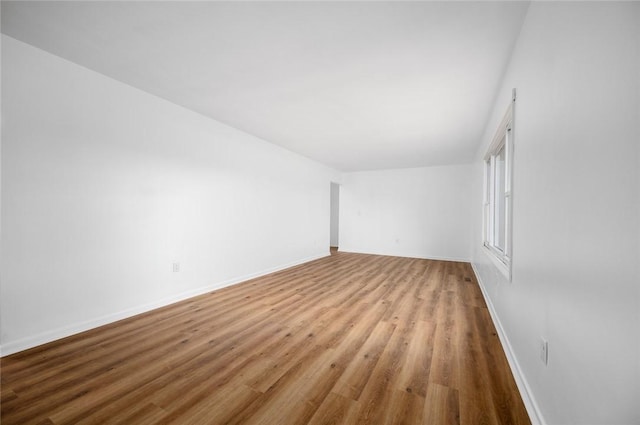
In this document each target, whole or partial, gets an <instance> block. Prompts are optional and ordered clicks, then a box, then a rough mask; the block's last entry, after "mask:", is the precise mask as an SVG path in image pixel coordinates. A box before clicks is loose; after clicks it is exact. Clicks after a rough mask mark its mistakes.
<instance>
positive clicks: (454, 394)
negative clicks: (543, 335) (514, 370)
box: [0, 252, 530, 425]
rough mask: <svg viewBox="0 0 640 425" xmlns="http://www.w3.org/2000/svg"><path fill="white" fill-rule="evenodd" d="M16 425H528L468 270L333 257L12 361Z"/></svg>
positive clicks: (11, 414) (7, 420)
mask: <svg viewBox="0 0 640 425" xmlns="http://www.w3.org/2000/svg"><path fill="white" fill-rule="evenodd" d="M0 371H1V373H2V376H1V384H2V385H1V387H2V388H1V404H0V420H1V421H2V423H3V424H9V425H12V424H54V423H55V424H57V425H60V424H96V423H101V424H102V423H104V424H116V423H122V424H156V423H157V424H176V425H177V424H262V425H264V424H278V425H280V424H285V423H286V424H294V425H297V424H300V425H302V424H308V423H311V424H420V423H423V424H436V425H437V424H447V425H448V424H457V425H465V424H474V425H475V424H482V423H486V424H529V423H530V422H529V419H528V417H527V413H526V410H525V408H524V405H523V403H522V400H521V399H520V396H519V394H518V391H517V387H516V385H515V382H514V380H513V376H512V375H511V371H510V370H509V367H508V363H507V360H506V357H505V355H504V352H503V351H502V347H501V345H500V341H499V339H498V337H497V333H496V331H495V328H494V326H493V323H492V322H491V318H490V316H489V314H488V310H487V308H486V305H485V303H484V300H483V298H482V293H481V291H480V289H479V287H478V284H477V280H476V278H475V276H474V275H473V270H472V269H471V267H470V265H469V264H466V263H459V262H445V261H431V260H420V259H415V258H398V257H386V256H376V255H362V254H350V253H342V252H332V255H331V256H330V257H326V258H323V259H320V260H316V261H312V262H309V263H306V264H303V265H299V266H296V267H292V268H290V269H287V270H283V271H280V272H277V273H273V274H270V275H268V276H264V277H260V278H256V279H252V280H249V281H247V282H244V283H241V284H238V285H234V286H230V287H227V288H222V289H220V290H218V291H213V292H211V293H207V294H204V295H201V296H198V297H194V298H192V299H189V300H186V301H183V302H180V303H176V304H173V305H169V306H166V307H163V308H160V309H157V310H154V311H151V312H148V313H145V314H142V315H139V316H136V317H133V318H130V319H126V320H122V321H119V322H116V323H112V324H109V325H107V326H103V327H101V328H97V329H93V330H91V331H88V332H85V333H82V334H78V335H74V336H71V337H69V338H65V339H62V340H59V341H55V342H53V343H51V344H46V345H43V346H40V347H35V348H33V349H31V350H26V351H24V352H21V353H16V354H14V355H11V356H7V357H4V358H2V359H0Z"/></svg>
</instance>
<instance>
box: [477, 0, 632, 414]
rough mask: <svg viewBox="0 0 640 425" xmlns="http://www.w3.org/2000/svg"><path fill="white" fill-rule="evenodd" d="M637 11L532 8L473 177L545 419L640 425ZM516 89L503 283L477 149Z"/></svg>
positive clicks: (488, 276)
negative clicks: (508, 269)
mask: <svg viewBox="0 0 640 425" xmlns="http://www.w3.org/2000/svg"><path fill="white" fill-rule="evenodd" d="M639 7H640V3H637V2H635V3H609V2H606V3H580V2H566V3H565V2H549V3H547V2H532V3H531V6H530V8H529V11H528V15H527V17H526V20H525V22H524V25H523V28H522V32H521V34H520V38H519V40H518V42H517V44H516V47H515V50H514V53H513V56H512V59H511V63H510V65H509V68H508V70H507V73H506V77H505V79H504V82H503V85H502V88H501V90H500V92H499V96H498V98H497V99H498V100H497V102H496V104H495V108H494V110H493V114H492V116H491V118H490V120H489V122H488V126H487V130H486V132H485V134H484V138H483V141H484V142H485V143H484V145H483V147H482V149H480V151H479V155H478V161H477V163H476V167H475V171H474V182H475V188H474V202H473V208H474V211H475V212H476V217H475V219H474V231H473V235H474V238H475V242H474V246H475V250H474V253H473V264H474V266H475V268H476V270H477V272H478V274H479V277H480V279H481V281H482V284H483V286H484V290H485V291H486V293H487V294H488V297H489V300H490V303H491V304H492V307H493V308H494V313H495V314H496V316H497V318H498V320H499V323H500V326H501V327H502V330H503V331H504V334H505V335H506V338H507V339H508V343H509V346H510V351H511V352H510V354H511V355H512V356H513V359H515V361H516V362H517V364H518V366H519V369H520V371H521V374H522V377H523V378H524V380H525V381H526V385H527V386H528V391H529V394H530V395H531V397H532V399H533V402H534V403H537V406H538V408H539V412H541V416H542V420H543V421H546V423H548V424H631V423H640V407H639V404H638V400H640V391H639V388H638V382H639V381H640V370H639V363H638V359H639V358H640V321H639V316H638V312H639V311H640V292H639V286H640V283H639V282H640V274H639V269H638V259H639V258H640V257H639V255H640V252H639V241H638V232H639V230H640V194H639V192H640V191H639V189H640V180H639V176H638V173H639V169H640V156H639V149H640V132H639V129H638V117H639V115H638V111H639V109H638V108H639V107H640V103H639V91H638V89H639V88H638V85H639V84H640V67H639V54H638V46H639V45H638V31H639V29H640V12H639ZM512 87H516V88H517V90H518V100H517V102H516V109H515V124H514V126H515V149H514V151H515V157H514V158H515V164H514V193H513V197H514V198H513V199H514V217H513V223H514V230H513V281H512V282H507V281H505V279H504V278H503V277H502V275H501V274H500V273H499V272H497V270H496V269H495V268H494V266H493V265H492V263H491V262H489V260H488V257H487V256H486V254H485V253H484V252H483V250H482V248H481V240H480V235H481V222H482V218H481V217H482V215H481V214H482V189H481V187H482V168H481V155H482V154H484V152H485V150H486V148H487V147H488V144H489V143H490V140H491V137H492V136H493V133H494V131H495V129H496V127H497V125H498V123H499V121H500V118H501V117H502V114H503V113H504V111H505V109H506V107H507V105H508V103H509V100H510V93H511V88H512ZM505 335H503V336H505ZM542 337H544V338H546V339H547V340H548V342H549V364H548V366H547V367H545V366H544V365H543V363H542V361H541V360H540V359H539V355H538V343H539V339H540V338H542Z"/></svg>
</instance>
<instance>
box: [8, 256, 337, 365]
mask: <svg viewBox="0 0 640 425" xmlns="http://www.w3.org/2000/svg"><path fill="white" fill-rule="evenodd" d="M330 255H331V254H330V253H324V254H319V255H314V256H311V257H307V258H304V259H301V260H298V261H294V262H291V263H287V264H284V265H280V266H277V267H272V268H269V269H266V270H263V271H260V272H257V273H250V274H247V275H244V276H240V277H236V278H233V279H228V280H225V281H222V282H217V283H214V284H212V285H208V286H203V287H200V288H197V289H192V290H190V291H185V292H182V293H180V294H177V295H173V296H171V297H168V298H164V299H162V300H158V301H154V302H151V303H147V304H143V305H140V306H137V307H132V308H128V309H126V310H122V311H119V312H117V313H112V314H107V315H105V316H101V317H96V318H93V319H91V320H87V321H85V322H81V323H77V324H74V325H70V326H64V327H61V328H57V329H52V330H49V331H46V332H42V333H40V334H37V335H32V336H28V337H26V338H22V339H19V340H17V341H11V342H8V343H5V344H3V345H1V346H0V353H2V356H3V357H4V356H8V355H10V354H14V353H17V352H19V351H23V350H27V349H29V348H33V347H37V346H38V345H42V344H46V343H48V342H53V341H56V340H58V339H62V338H66V337H68V336H71V335H75V334H78V333H81V332H85V331H88V330H91V329H94V328H97V327H100V326H104V325H108V324H109V323H113V322H117V321H118V320H122V319H127V318H129V317H132V316H136V315H138V314H142V313H146V312H148V311H151V310H155V309H157V308H160V307H165V306H167V305H169V304H173V303H176V302H179V301H184V300H186V299H189V298H193V297H196V296H198V295H202V294H206V293H207V292H211V291H215V290H216V289H221V288H224V287H227V286H232V285H236V284H238V283H242V282H244V281H247V280H249V279H254V278H256V277H260V276H265V275H267V274H270V273H274V272H277V271H280V270H284V269H288V268H290V267H295V266H298V265H300V264H304V263H308V262H310V261H314V260H318V259H320V258H324V257H328V256H330Z"/></svg>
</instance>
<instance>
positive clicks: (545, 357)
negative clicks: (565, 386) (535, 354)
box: [540, 339, 549, 366]
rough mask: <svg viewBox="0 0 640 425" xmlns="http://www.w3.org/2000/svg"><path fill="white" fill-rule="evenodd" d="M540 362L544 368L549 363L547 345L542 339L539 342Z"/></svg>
mask: <svg viewBox="0 0 640 425" xmlns="http://www.w3.org/2000/svg"><path fill="white" fill-rule="evenodd" d="M540 360H542V363H544V365H545V366H546V365H547V364H548V363H549V343H548V342H547V341H546V340H544V339H541V340H540Z"/></svg>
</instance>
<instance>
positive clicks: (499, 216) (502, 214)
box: [483, 89, 515, 280]
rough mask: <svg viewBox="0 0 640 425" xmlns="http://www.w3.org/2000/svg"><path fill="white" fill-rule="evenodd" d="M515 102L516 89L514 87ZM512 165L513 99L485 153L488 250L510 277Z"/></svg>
mask: <svg viewBox="0 0 640 425" xmlns="http://www.w3.org/2000/svg"><path fill="white" fill-rule="evenodd" d="M513 101H514V102H515V89H514V91H513ZM512 168H513V102H512V103H511V104H510V105H509V108H508V109H507V112H506V114H505V116H504V118H503V119H502V122H501V123H500V126H499V127H498V130H497V132H496V135H495V136H494V138H493V140H492V142H491V145H490V146H489V150H488V151H487V154H486V155H485V157H484V213H483V216H484V226H483V243H484V247H485V251H486V252H487V253H488V254H489V257H490V258H491V259H492V260H493V262H494V263H495V264H496V266H497V267H498V268H499V269H500V270H501V271H502V272H503V273H504V275H505V276H506V277H507V278H508V279H509V280H511V210H512V205H513V202H512V198H513V191H512V184H511V177H512Z"/></svg>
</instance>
